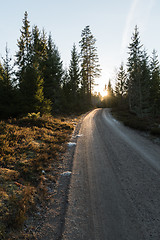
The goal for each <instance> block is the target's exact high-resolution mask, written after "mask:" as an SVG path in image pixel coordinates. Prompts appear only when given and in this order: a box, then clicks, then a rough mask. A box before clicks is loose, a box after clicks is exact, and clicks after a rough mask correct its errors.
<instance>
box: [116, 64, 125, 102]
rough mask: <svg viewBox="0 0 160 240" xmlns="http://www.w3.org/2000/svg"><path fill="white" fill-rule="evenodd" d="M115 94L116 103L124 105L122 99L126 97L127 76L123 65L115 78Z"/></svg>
mask: <svg viewBox="0 0 160 240" xmlns="http://www.w3.org/2000/svg"><path fill="white" fill-rule="evenodd" d="M115 93H116V97H117V99H118V103H119V104H120V105H122V104H123V103H124V98H125V97H126V95H127V74H126V72H125V69H124V65H123V63H121V65H120V68H119V71H118V73H117V76H116V85H115Z"/></svg>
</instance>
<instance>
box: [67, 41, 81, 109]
mask: <svg viewBox="0 0 160 240" xmlns="http://www.w3.org/2000/svg"><path fill="white" fill-rule="evenodd" d="M68 84H69V91H70V98H71V99H70V102H72V103H73V104H74V105H75V106H76V105H77V104H78V97H79V84H80V69H79V56H78V53H77V50H76V45H75V44H74V45H73V49H72V51H71V61H70V66H69V83H68Z"/></svg>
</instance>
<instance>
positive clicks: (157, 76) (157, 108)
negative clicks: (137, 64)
mask: <svg viewBox="0 0 160 240" xmlns="http://www.w3.org/2000/svg"><path fill="white" fill-rule="evenodd" d="M150 68H151V81H150V103H151V106H152V114H153V116H156V115H157V114H158V113H160V66H159V61H158V55H157V52H156V51H155V50H153V52H152V57H151V63H150Z"/></svg>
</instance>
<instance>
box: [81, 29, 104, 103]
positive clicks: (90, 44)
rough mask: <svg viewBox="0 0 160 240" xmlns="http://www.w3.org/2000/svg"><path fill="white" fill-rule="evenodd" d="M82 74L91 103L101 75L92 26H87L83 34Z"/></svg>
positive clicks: (84, 89)
mask: <svg viewBox="0 0 160 240" xmlns="http://www.w3.org/2000/svg"><path fill="white" fill-rule="evenodd" d="M81 38H82V39H81V41H80V47H81V53H80V56H81V75H82V82H81V85H82V91H83V94H84V95H87V97H88V103H89V104H90V103H91V93H92V88H93V86H94V82H95V78H97V77H99V76H100V65H99V59H98V54H97V48H96V46H95V43H96V39H95V38H94V36H93V35H92V33H91V30H90V27H89V26H86V27H85V28H84V29H83V31H82V34H81Z"/></svg>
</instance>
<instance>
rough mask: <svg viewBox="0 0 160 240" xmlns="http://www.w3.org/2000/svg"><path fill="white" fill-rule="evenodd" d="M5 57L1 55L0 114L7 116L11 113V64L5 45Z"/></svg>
mask: <svg viewBox="0 0 160 240" xmlns="http://www.w3.org/2000/svg"><path fill="white" fill-rule="evenodd" d="M5 52H6V54H5V57H4V58H3V57H2V63H0V115H1V116H3V117H9V116H11V115H12V113H13V103H14V100H15V99H13V98H14V95H13V84H12V81H13V66H12V65H11V60H12V59H11V57H10V56H9V50H8V47H7V45H6V51H5Z"/></svg>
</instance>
